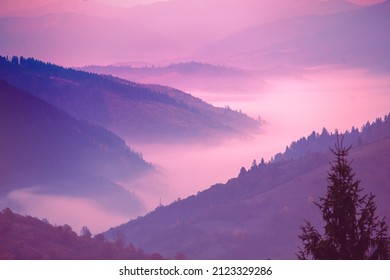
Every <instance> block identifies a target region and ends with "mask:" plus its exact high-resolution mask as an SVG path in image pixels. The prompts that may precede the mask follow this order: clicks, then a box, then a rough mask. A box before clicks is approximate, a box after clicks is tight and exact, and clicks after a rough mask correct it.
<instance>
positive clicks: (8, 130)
mask: <svg viewBox="0 0 390 280" xmlns="http://www.w3.org/2000/svg"><path fill="white" fill-rule="evenodd" d="M0 131H1V133H0V156H1V163H0V174H1V176H0V196H1V197H5V196H7V194H9V193H10V192H12V191H14V190H17V189H26V188H32V187H35V188H36V187H37V186H39V188H38V189H37V191H38V192H39V193H46V194H48V193H49V194H57V195H60V194H64V195H69V196H76V197H87V198H91V199H97V200H99V201H101V202H102V203H103V204H104V203H108V201H109V199H108V197H110V198H111V200H113V201H115V203H108V205H104V206H106V207H107V208H112V209H115V208H116V207H118V208H121V207H122V208H121V209H122V210H123V209H127V210H126V211H127V212H128V211H137V212H138V211H140V210H141V209H142V208H143V206H142V204H141V203H140V202H139V201H138V199H137V198H136V197H135V196H134V195H133V194H132V193H130V192H128V191H125V190H124V189H123V188H122V187H121V186H119V185H118V184H116V183H114V182H116V181H121V180H129V179H132V178H135V177H138V176H141V175H142V174H144V173H146V172H149V171H150V172H153V170H154V168H153V166H152V165H151V164H149V163H147V162H145V161H144V160H143V159H142V157H141V156H140V154H138V153H135V152H133V151H132V150H131V149H130V148H129V147H128V146H126V144H125V142H124V141H123V140H122V139H120V138H119V137H117V136H116V135H114V134H113V133H111V132H109V131H108V130H106V129H104V128H101V127H98V126H94V125H90V124H88V123H86V122H81V121H77V120H76V119H74V118H72V117H71V116H69V115H68V114H67V113H65V112H63V111H61V110H59V109H57V108H54V107H53V106H51V105H49V104H47V103H46V102H44V101H42V100H40V99H38V98H36V97H34V96H32V95H30V94H29V93H27V92H24V91H22V90H20V89H18V88H16V87H14V86H12V85H10V84H8V83H7V82H5V81H3V80H0Z"/></svg>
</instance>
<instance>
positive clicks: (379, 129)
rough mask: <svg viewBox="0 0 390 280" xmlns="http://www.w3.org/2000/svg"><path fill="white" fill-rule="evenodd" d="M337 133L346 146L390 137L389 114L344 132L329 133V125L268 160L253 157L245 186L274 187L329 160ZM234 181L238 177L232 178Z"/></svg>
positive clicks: (242, 178) (242, 180)
mask: <svg viewBox="0 0 390 280" xmlns="http://www.w3.org/2000/svg"><path fill="white" fill-rule="evenodd" d="M337 137H339V138H343V143H344V145H345V146H346V147H349V146H352V147H353V148H359V147H361V146H363V145H366V144H370V143H373V142H375V141H379V140H381V139H384V138H387V137H390V114H388V115H386V116H385V117H384V118H383V119H382V118H377V119H376V120H375V121H374V122H372V123H370V122H367V123H366V124H364V125H363V126H362V128H361V129H357V128H355V127H353V128H352V129H351V131H346V132H344V133H340V134H339V133H338V132H337V131H336V132H334V133H332V132H331V133H329V132H328V130H327V129H326V128H323V129H322V132H321V133H317V132H314V131H313V132H312V133H311V134H310V135H309V136H308V137H302V138H301V139H299V140H298V141H294V142H292V143H291V144H290V146H287V147H286V150H285V151H284V152H283V153H278V154H276V155H275V156H274V157H272V158H271V160H270V161H268V162H266V161H265V160H264V158H261V159H260V160H259V162H258V161H257V160H256V159H254V160H253V162H252V165H251V167H250V168H249V169H248V170H247V169H246V168H245V167H242V168H241V170H240V172H239V175H238V179H239V181H240V184H241V185H242V186H246V187H247V188H250V187H255V186H256V187H259V186H260V185H261V186H263V187H264V188H267V189H268V188H271V187H272V186H273V185H277V184H280V183H281V182H287V181H288V180H290V179H291V178H293V177H294V176H296V175H297V174H300V173H304V172H307V171H309V170H312V169H315V168H317V167H318V166H320V165H322V164H325V163H327V162H329V160H330V150H329V149H330V148H332V147H334V143H336V142H337ZM232 180H233V181H234V180H235V179H232Z"/></svg>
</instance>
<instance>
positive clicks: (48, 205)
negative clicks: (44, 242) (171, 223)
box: [0, 189, 129, 234]
mask: <svg viewBox="0 0 390 280" xmlns="http://www.w3.org/2000/svg"><path fill="white" fill-rule="evenodd" d="M5 205H6V206H7V207H11V209H12V210H14V211H16V212H17V213H19V214H23V215H29V216H33V217H38V218H40V219H47V220H48V221H49V223H51V224H52V225H64V224H68V225H70V226H71V227H72V229H73V230H74V231H75V232H76V233H80V230H81V228H82V227H83V226H88V228H89V229H90V230H91V232H92V233H93V234H97V233H100V232H102V231H105V230H107V229H108V228H110V227H112V226H117V225H119V224H122V223H124V222H126V221H128V219H129V216H128V215H121V214H119V213H112V212H109V211H107V209H104V208H102V207H101V206H100V205H98V204H97V202H96V201H93V200H90V199H86V198H78V197H70V196H60V195H48V194H39V193H36V192H35V191H34V189H20V190H15V191H12V192H11V193H9V194H8V195H7V197H6V198H4V199H2V200H0V206H5Z"/></svg>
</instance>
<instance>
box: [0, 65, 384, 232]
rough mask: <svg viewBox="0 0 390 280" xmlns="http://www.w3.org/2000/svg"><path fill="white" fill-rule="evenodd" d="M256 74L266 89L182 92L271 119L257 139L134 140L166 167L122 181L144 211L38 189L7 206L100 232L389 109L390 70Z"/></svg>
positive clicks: (14, 198)
mask: <svg viewBox="0 0 390 280" xmlns="http://www.w3.org/2000/svg"><path fill="white" fill-rule="evenodd" d="M298 73H299V74H298ZM255 79H259V81H261V83H260V84H259V86H258V87H256V85H255V83H252V86H251V87H249V88H245V90H238V91H233V90H226V91H225V92H221V91H220V89H217V90H216V91H214V92H213V91H208V92H206V91H204V90H202V91H197V90H195V89H191V88H183V89H182V90H184V91H187V92H191V93H192V95H194V96H197V97H200V98H202V99H204V100H205V101H207V102H210V103H212V104H213V105H216V106H222V107H223V106H226V105H228V106H230V107H231V108H232V109H237V110H242V111H243V112H245V113H247V114H248V115H250V116H252V117H254V118H257V117H258V116H261V118H262V119H264V120H266V122H267V124H264V125H263V127H262V129H261V131H259V133H258V134H257V135H252V137H251V138H243V139H224V140H218V141H215V142H211V143H210V142H207V143H192V144H189V143H179V144H161V143H153V144H148V143H136V142H133V141H129V140H127V143H128V145H129V146H130V147H131V148H132V149H134V150H136V151H139V152H141V153H142V154H143V157H144V159H145V160H147V161H149V162H152V163H153V164H154V165H155V166H156V167H157V169H158V174H153V175H151V174H148V175H146V176H144V177H142V178H138V179H136V180H132V181H129V182H116V183H118V184H120V185H122V186H123V187H124V188H125V189H127V190H129V191H131V192H132V193H134V194H135V195H136V197H137V199H140V201H141V203H142V204H143V205H144V212H142V213H140V212H139V211H138V212H134V213H133V212H131V213H129V211H127V213H125V212H121V211H118V209H116V210H115V209H109V208H108V207H107V205H106V206H105V205H103V204H99V202H98V200H93V199H86V198H77V197H70V196H60V195H48V194H42V193H38V192H35V191H34V190H33V189H24V190H19V191H13V192H11V193H10V194H9V195H8V196H7V198H6V199H5V200H3V201H0V204H1V206H4V205H13V206H15V207H16V208H13V209H15V211H18V212H19V213H22V214H28V215H32V216H36V217H39V218H47V219H48V220H49V222H50V223H52V224H58V225H61V224H69V225H70V226H72V228H73V229H74V230H75V231H76V232H79V231H80V228H81V227H82V226H84V225H86V226H88V227H89V228H90V230H91V231H92V233H94V234H96V233H99V232H101V231H104V230H107V229H108V228H109V227H112V226H117V225H119V224H121V223H124V222H127V221H128V220H130V219H133V218H136V217H137V216H138V215H143V214H146V213H147V212H149V211H152V210H153V209H155V208H156V207H157V206H159V204H160V203H161V204H163V205H167V204H170V203H171V202H173V201H175V200H177V199H184V198H186V197H188V196H190V195H193V194H196V193H197V192H199V191H202V190H205V189H207V188H209V187H210V186H212V185H213V184H216V183H225V182H226V181H227V180H229V179H230V178H233V177H236V176H237V175H238V173H239V171H240V168H241V167H243V166H244V167H246V168H247V169H248V168H250V167H251V164H252V161H253V160H254V159H256V161H257V162H259V161H260V159H261V158H262V157H263V158H264V159H265V160H266V161H268V160H270V159H271V157H272V156H274V155H275V154H276V153H278V152H283V151H284V150H285V147H286V146H287V145H289V144H290V143H291V142H292V141H294V140H298V139H299V138H301V137H304V136H308V135H309V134H311V132H312V131H317V132H321V130H322V128H323V127H326V128H327V129H328V130H329V131H334V130H335V129H336V128H337V129H339V131H341V132H342V131H345V130H347V129H351V127H352V126H355V127H358V128H360V127H361V126H362V125H363V124H364V123H366V122H367V121H374V120H375V118H377V117H383V116H384V115H385V114H388V113H389V104H390V94H389V90H390V77H389V75H388V74H381V73H373V72H368V71H365V70H361V69H340V68H335V67H322V68H315V69H314V68H313V69H304V70H301V71H299V72H297V74H295V75H287V76H286V75H284V76H270V75H269V76H264V75H262V76H258V77H255ZM264 81H265V83H264ZM237 88H239V87H237ZM121 202H123V201H121ZM118 203H119V202H118Z"/></svg>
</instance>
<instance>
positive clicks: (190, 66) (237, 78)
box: [79, 61, 262, 92]
mask: <svg viewBox="0 0 390 280" xmlns="http://www.w3.org/2000/svg"><path fill="white" fill-rule="evenodd" d="M79 69H80V70H83V71H89V72H93V73H97V74H104V75H113V76H115V77H119V78H122V79H126V80H130V81H134V82H137V83H146V84H150V83H155V84H159V85H165V86H170V87H174V88H178V89H184V90H185V91H189V92H191V91H194V90H195V91H199V90H201V91H204V92H210V91H217V92H224V91H226V90H230V91H232V92H237V91H238V90H239V89H241V88H242V89H246V88H248V87H249V86H250V85H252V84H253V83H254V77H253V76H252V75H251V73H249V72H247V71H245V70H242V69H239V68H232V67H225V66H222V65H212V64H209V63H199V62H195V61H191V62H181V63H173V64H169V65H167V66H160V67H158V66H154V65H152V66H146V67H133V66H128V65H109V66H96V65H90V66H85V67H80V68H79ZM255 82H256V84H261V83H262V81H261V80H260V79H256V81H255Z"/></svg>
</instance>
